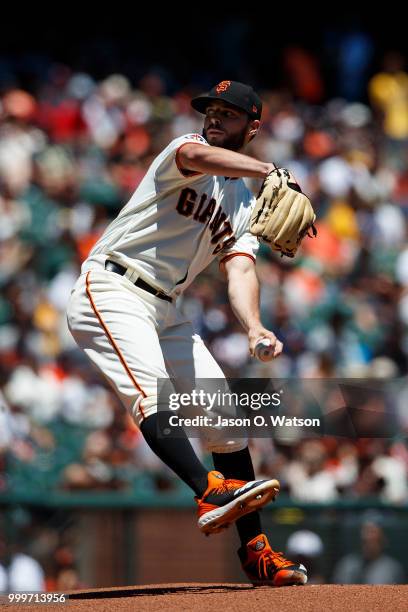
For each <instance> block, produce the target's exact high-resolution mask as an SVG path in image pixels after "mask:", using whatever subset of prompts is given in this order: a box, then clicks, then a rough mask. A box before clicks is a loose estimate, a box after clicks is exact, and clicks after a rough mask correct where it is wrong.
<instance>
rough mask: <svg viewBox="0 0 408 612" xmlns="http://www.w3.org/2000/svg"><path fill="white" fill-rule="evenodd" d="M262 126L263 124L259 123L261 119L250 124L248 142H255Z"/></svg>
mask: <svg viewBox="0 0 408 612" xmlns="http://www.w3.org/2000/svg"><path fill="white" fill-rule="evenodd" d="M260 124H261V122H260V121H259V119H253V120H252V121H251V122H250V124H249V130H248V137H249V140H248V142H251V140H253V139H254V138H255V136H256V135H257V133H258V130H259V126H260Z"/></svg>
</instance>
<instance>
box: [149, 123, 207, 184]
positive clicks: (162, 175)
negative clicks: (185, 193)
mask: <svg viewBox="0 0 408 612" xmlns="http://www.w3.org/2000/svg"><path fill="white" fill-rule="evenodd" d="M188 144H199V145H202V146H206V147H209V146H210V145H209V144H208V142H207V141H206V140H205V139H204V138H203V137H202V136H200V134H186V135H185V136H180V138H175V139H174V140H172V142H171V143H170V144H169V145H168V146H167V147H166V148H165V149H164V151H163V152H162V154H161V155H160V156H159V158H158V160H157V162H158V163H157V165H156V168H155V181H156V185H157V187H158V189H159V190H160V191H162V190H167V189H171V188H172V186H173V185H174V186H175V187H176V186H177V185H178V184H180V185H181V184H183V183H185V182H186V181H188V182H190V179H191V178H192V177H195V176H200V175H201V173H200V172H192V171H190V170H184V169H183V168H182V167H181V165H180V160H179V155H180V151H181V149H182V148H183V147H184V146H186V145H188Z"/></svg>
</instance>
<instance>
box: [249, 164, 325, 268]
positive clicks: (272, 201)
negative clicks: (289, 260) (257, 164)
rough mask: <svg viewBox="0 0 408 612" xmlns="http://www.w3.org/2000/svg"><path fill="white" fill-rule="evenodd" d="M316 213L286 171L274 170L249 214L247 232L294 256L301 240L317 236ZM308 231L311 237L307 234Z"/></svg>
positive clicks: (272, 247) (274, 248) (285, 253)
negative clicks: (248, 229) (248, 230)
mask: <svg viewBox="0 0 408 612" xmlns="http://www.w3.org/2000/svg"><path fill="white" fill-rule="evenodd" d="M315 220H316V215H315V212H314V210H313V208H312V205H311V203H310V200H309V198H307V197H306V196H305V194H304V193H302V190H301V189H300V187H299V185H298V184H297V183H296V180H295V179H294V177H293V175H292V174H291V172H289V170H287V169H286V168H275V170H272V172H270V174H268V176H267V177H266V179H265V180H264V182H263V184H262V187H261V190H260V192H259V194H258V197H257V198H256V205H255V207H254V210H253V211H252V214H251V220H250V226H249V228H250V232H251V234H253V235H254V236H257V237H258V240H260V241H261V242H265V243H266V244H268V245H269V246H270V247H271V249H272V250H274V251H279V252H280V253H281V255H282V257H283V255H286V256H287V257H294V256H295V255H296V251H297V250H298V248H299V245H300V243H301V241H302V240H303V238H304V237H305V236H306V235H308V236H309V237H312V236H313V237H315V236H316V235H317V231H316V228H315V226H314V222H315ZM309 230H311V232H312V234H310V233H309Z"/></svg>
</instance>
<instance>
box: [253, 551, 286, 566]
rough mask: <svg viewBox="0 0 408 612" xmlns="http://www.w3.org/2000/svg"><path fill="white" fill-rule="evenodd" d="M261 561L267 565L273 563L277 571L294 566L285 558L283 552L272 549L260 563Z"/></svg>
mask: <svg viewBox="0 0 408 612" xmlns="http://www.w3.org/2000/svg"><path fill="white" fill-rule="evenodd" d="M261 560H262V561H263V562H264V563H265V564H267V562H268V561H270V562H272V563H273V564H274V566H275V567H276V568H277V569H282V568H284V567H287V566H288V565H293V562H292V561H289V559H286V558H285V556H284V554H283V552H278V551H275V550H272V549H271V550H270V551H267V552H265V553H264V554H263V555H262V556H261V558H260V561H261Z"/></svg>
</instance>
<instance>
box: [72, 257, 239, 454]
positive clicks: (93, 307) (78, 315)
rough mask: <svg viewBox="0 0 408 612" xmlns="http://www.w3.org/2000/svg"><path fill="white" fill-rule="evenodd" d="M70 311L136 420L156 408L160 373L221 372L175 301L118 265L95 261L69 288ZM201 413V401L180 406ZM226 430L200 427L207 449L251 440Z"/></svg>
mask: <svg viewBox="0 0 408 612" xmlns="http://www.w3.org/2000/svg"><path fill="white" fill-rule="evenodd" d="M67 319H68V326H69V329H70V331H71V333H72V335H73V337H74V338H75V340H76V342H77V344H78V345H79V346H80V347H81V348H82V349H83V350H84V351H85V353H86V354H87V355H88V357H89V358H90V359H91V360H92V362H93V363H94V364H95V365H96V366H97V368H98V369H99V371H100V372H101V373H102V374H103V376H104V377H105V378H106V379H107V380H108V382H109V383H110V385H111V386H112V387H113V389H114V391H115V392H116V394H117V395H118V396H119V398H120V399H121V401H122V403H123V404H124V406H125V407H126V409H127V410H129V412H130V414H131V415H132V417H133V419H134V421H135V423H136V424H137V425H138V426H140V424H141V423H142V422H143V420H144V419H145V418H147V417H148V416H149V415H151V414H154V413H155V412H157V410H158V396H157V379H159V378H160V379H164V378H172V379H176V380H180V381H183V380H184V381H185V380H189V381H191V384H192V385H194V380H195V379H200V378H201V379H204V378H210V379H219V378H224V374H223V372H222V370H221V368H220V367H219V365H218V364H217V362H216V361H215V359H214V358H213V356H212V355H211V353H210V352H209V351H208V349H207V348H206V346H205V344H204V342H203V341H202V339H201V338H200V336H198V335H197V334H194V332H193V329H192V325H191V323H190V321H188V320H187V319H186V318H185V317H184V316H183V315H182V313H181V312H180V311H179V310H178V309H177V308H176V306H175V305H174V303H170V302H167V301H165V300H163V299H160V298H158V297H155V296H154V295H152V294H150V293H148V292H147V291H145V290H143V289H140V288H139V287H136V286H135V285H134V284H133V283H132V282H130V281H129V280H128V279H127V278H125V277H124V276H120V275H118V274H116V273H115V272H111V271H107V270H104V269H94V270H91V271H89V272H85V273H83V274H81V276H80V277H79V278H78V280H77V282H76V284H75V286H74V288H73V289H72V292H71V297H70V300H69V304H68V308H67ZM176 391H178V390H177V389H176ZM163 408H165V409H167V408H168V406H165V407H161V409H163ZM198 411H201V412H198ZM197 414H204V413H203V412H202V409H201V408H197V407H195V406H191V407H190V408H188V407H187V408H184V409H183V416H192V417H193V416H196V415H197ZM229 435H231V433H230V434H229ZM229 435H228V428H224V429H220V428H213V427H202V428H200V436H201V438H202V440H203V442H204V444H205V446H206V447H207V449H208V450H210V451H213V452H220V453H222V452H235V451H238V450H241V449H243V448H245V447H246V446H247V439H246V438H245V437H243V438H239V439H235V440H234V439H229Z"/></svg>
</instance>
